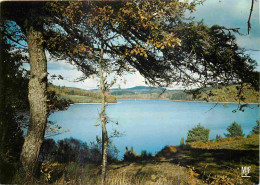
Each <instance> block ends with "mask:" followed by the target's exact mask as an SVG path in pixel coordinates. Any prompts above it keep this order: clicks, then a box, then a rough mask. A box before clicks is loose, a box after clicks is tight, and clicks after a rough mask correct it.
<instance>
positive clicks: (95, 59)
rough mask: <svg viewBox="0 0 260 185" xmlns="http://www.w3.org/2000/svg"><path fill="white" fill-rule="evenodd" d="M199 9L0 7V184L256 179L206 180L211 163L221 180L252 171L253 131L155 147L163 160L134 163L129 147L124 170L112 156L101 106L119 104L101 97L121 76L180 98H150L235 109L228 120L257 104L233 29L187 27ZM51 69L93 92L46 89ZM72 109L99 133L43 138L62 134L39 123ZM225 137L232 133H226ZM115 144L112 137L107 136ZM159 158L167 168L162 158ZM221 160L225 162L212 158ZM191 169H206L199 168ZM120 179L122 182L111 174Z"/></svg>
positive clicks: (76, 4)
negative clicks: (71, 75)
mask: <svg viewBox="0 0 260 185" xmlns="http://www.w3.org/2000/svg"><path fill="white" fill-rule="evenodd" d="M254 2H255V1H254V0H252V4H251V10H249V12H250V14H249V19H248V32H250V29H251V26H252V25H251V24H250V19H251V14H252V12H253V7H254ZM201 4H203V1H200V0H194V1H190V2H189V1H178V0H170V1H163V0H156V1H149V0H144V1H141V0H135V1H105V2H101V1H57V2H56V1H53V2H47V1H39V2H37V1H35V2H30V1H28V2H25V1H24V2H22V1H19V2H11V1H8V2H7V1H6V2H1V25H0V27H1V29H0V34H1V38H0V39H1V42H0V43H1V54H0V58H1V59H0V183H1V184H48V183H49V184H203V183H213V184H214V183H215V184H217V183H219V182H221V183H222V184H225V183H226V184H228V183H231V184H243V183H259V177H258V176H257V175H255V174H256V171H254V174H253V175H252V177H251V178H250V179H241V178H240V175H237V176H235V175H234V174H236V173H238V172H237V171H235V172H232V173H231V174H230V173H229V172H225V173H224V172H223V174H217V173H216V169H217V167H216V166H214V165H216V164H214V165H212V163H213V162H212V161H211V160H212V159H214V160H219V164H220V163H221V164H220V166H221V168H225V166H224V164H226V165H228V166H231V167H230V168H231V171H232V170H233V169H235V168H236V167H237V165H238V163H239V160H240V159H241V160H242V159H245V158H246V157H248V154H252V156H253V157H254V159H253V157H250V158H249V159H248V161H249V163H250V164H252V168H254V169H255V170H257V169H258V170H259V161H255V158H256V156H258V157H259V149H258V150H255V148H256V146H257V145H258V146H259V143H258V142H256V141H259V140H258V139H259V132H258V133H257V131H252V134H251V135H249V136H248V137H244V135H241V134H240V135H236V136H234V137H233V136H232V137H230V138H233V139H230V138H229V135H227V138H225V139H223V138H219V137H218V139H217V140H216V141H209V139H206V140H200V141H197V140H196V141H193V140H192V139H190V140H192V141H193V142H195V143H192V142H191V141H190V142H189V139H188V141H187V140H186V144H184V143H183V142H181V145H180V146H174V147H172V146H168V147H166V148H165V150H162V152H161V154H162V153H163V152H165V153H164V154H163V155H160V153H158V155H152V154H148V153H147V152H146V151H143V152H142V153H141V154H136V153H135V152H134V149H133V147H132V148H131V149H128V148H126V154H125V157H124V158H125V160H118V158H117V153H118V151H117V148H116V146H115V145H113V142H112V139H111V133H109V131H110V130H109V129H108V124H109V123H110V118H109V115H108V111H107V108H108V106H109V104H108V103H115V102H117V100H116V98H118V99H120V98H125V97H124V94H121V95H119V94H115V92H116V91H115V90H114V92H113V88H115V87H114V85H115V84H117V83H118V79H119V78H121V77H124V76H125V75H127V74H129V73H135V72H138V73H139V74H140V75H141V76H142V77H143V78H144V79H145V84H146V85H147V86H150V87H156V88H158V89H160V90H162V91H164V90H166V89H167V88H168V87H170V86H171V85H172V84H178V85H179V84H180V85H182V87H183V89H184V90H183V92H181V93H184V92H185V93H184V94H181V95H180V94H178V93H179V92H171V91H170V90H169V91H166V92H164V93H165V94H164V93H163V92H162V94H161V93H158V92H156V93H155V94H152V95H151V96H152V98H154V97H156V99H159V98H160V96H165V98H167V99H171V100H194V99H195V100H196V101H206V102H237V103H238V108H237V111H239V110H243V108H244V107H247V104H248V103H259V102H258V100H259V98H258V96H259V93H258V92H259V72H258V71H257V70H256V67H257V61H256V60H254V59H253V58H251V56H250V55H248V53H247V52H246V50H245V49H244V48H242V47H240V46H239V45H238V43H237V40H236V36H235V35H236V34H239V29H238V28H228V27H224V26H221V25H213V26H208V25H206V24H204V23H203V21H195V20H194V19H193V18H192V17H190V16H189V13H192V12H195V11H196V7H197V6H199V5H201ZM14 10H15V11H14ZM51 60H55V61H56V62H60V61H66V62H67V63H69V64H71V65H73V66H75V68H76V69H77V70H78V71H80V72H81V73H82V76H81V77H80V78H79V79H77V80H78V81H84V80H86V79H89V78H93V79H96V80H97V82H98V92H91V91H84V90H80V89H77V88H65V87H62V86H55V85H53V84H51V83H49V81H50V78H51V79H60V80H62V76H56V75H52V76H50V75H49V71H48V67H47V65H48V62H50V61H51ZM24 64H29V68H27V69H26V68H24ZM194 87H195V88H194ZM121 92H122V91H121ZM167 93H168V94H167ZM186 93H187V94H186ZM157 95H158V96H157ZM183 95H184V97H182V96H183ZM149 96H150V95H149ZM131 97H133V96H131ZM143 97H144V96H142V95H141V96H140V97H138V96H134V98H143ZM126 98H129V97H126ZM83 99H84V100H83ZM73 103H100V110H98V111H97V113H96V114H97V115H98V118H99V122H98V124H97V125H96V126H98V127H100V129H101V132H100V133H97V135H98V134H100V136H97V137H96V141H80V140H78V139H75V138H67V139H61V140H58V141H54V140H53V139H52V138H51V137H52V136H56V135H62V134H64V133H67V132H69V130H65V129H63V128H62V127H61V126H60V125H58V124H57V123H55V122H52V121H50V120H49V117H50V116H51V115H52V114H54V113H55V112H58V111H65V110H67V109H68V108H69V107H70V105H71V104H73ZM88 113H89V112H87V111H86V112H85V114H86V115H88ZM129 114H131V113H129ZM116 124H117V123H116ZM257 124H258V127H257V128H258V130H259V122H257ZM234 127H236V129H237V128H238V129H239V126H237V125H236V124H235V125H234ZM198 128H199V129H201V128H200V125H198ZM232 128H233V127H231V130H232ZM257 128H256V129H255V130H257ZM202 130H203V129H202ZM205 133H207V130H206V132H205ZM120 134H121V133H120V132H119V131H118V130H115V131H114V132H113V133H112V136H113V137H120ZM230 134H231V133H230ZM206 135H207V134H206ZM234 138H235V139H234ZM87 142H88V143H87ZM218 142H222V143H220V144H219V143H218ZM226 142H227V143H228V142H229V143H232V142H234V143H240V142H241V143H242V144H241V145H242V146H243V147H245V148H243V147H242V146H241V150H239V149H238V150H239V151H235V149H234V148H228V147H227V145H226ZM212 143H213V144H212ZM214 143H218V144H214ZM234 143H233V144H234ZM220 145H221V146H222V147H220V148H217V146H220ZM246 146H248V147H249V148H246ZM250 146H251V147H250ZM214 147H215V148H214ZM216 148H217V149H218V151H215V149H216ZM252 148H253V149H252ZM167 152H169V153H170V156H171V157H173V156H174V158H167V155H168V154H167ZM225 152H228V154H229V155H228V156H229V157H227V158H225V157H224V156H223V154H224V153H225ZM237 152H238V153H239V157H241V158H239V157H237V158H235V159H234V162H233V161H232V158H231V157H230V156H234V154H236V153H237ZM203 155H205V156H208V157H206V158H203V157H202V156H203ZM198 156H200V157H198ZM160 157H162V158H163V159H161V158H160ZM222 157H223V158H222ZM196 159H197V161H196ZM203 159H205V160H207V161H206V164H208V163H209V164H208V165H207V166H203V168H202V167H201V164H202V163H203V162H205V161H203ZM163 160H165V162H166V163H165V164H164V163H163ZM211 162H212V163H211ZM210 163H211V164H210ZM210 165H212V166H214V167H212V168H210V167H208V166H210ZM217 165H218V164H217ZM209 168H210V169H209ZM167 169H172V171H174V172H178V174H177V176H174V174H168V172H167ZM206 169H207V170H209V171H207V172H206ZM125 171H127V172H128V173H129V174H127V173H122V172H125ZM239 173H240V172H239ZM212 174H214V175H215V174H216V176H215V177H212ZM221 183H220V184H221Z"/></svg>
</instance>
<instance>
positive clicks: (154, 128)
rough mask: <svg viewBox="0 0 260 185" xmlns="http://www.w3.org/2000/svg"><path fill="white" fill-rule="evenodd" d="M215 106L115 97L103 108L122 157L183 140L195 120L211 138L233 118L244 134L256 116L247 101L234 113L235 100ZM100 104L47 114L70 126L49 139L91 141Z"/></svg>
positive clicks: (253, 106) (98, 130)
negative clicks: (116, 133)
mask: <svg viewBox="0 0 260 185" xmlns="http://www.w3.org/2000/svg"><path fill="white" fill-rule="evenodd" d="M215 105H216V104H215V103H202V102H184V101H169V100H118V103H117V104H109V105H108V107H107V116H108V117H109V120H110V123H109V124H108V125H107V126H108V131H109V132H110V134H111V132H112V131H113V130H114V129H117V130H118V131H120V133H121V134H122V136H121V137H118V138H113V143H114V145H115V146H116V147H117V148H118V149H119V151H120V152H119V158H120V159H122V157H123V155H124V152H125V148H126V146H127V147H128V148H130V147H131V146H133V148H134V151H135V152H137V153H141V151H142V150H146V151H147V152H151V153H152V154H155V153H156V152H158V151H160V150H161V149H162V148H163V147H164V146H166V145H179V144H180V140H181V138H182V137H185V140H186V137H187V132H188V130H189V129H191V128H193V127H194V126H196V125H197V124H198V123H201V125H202V126H204V127H206V128H209V129H210V139H212V138H215V137H216V134H220V135H222V136H224V133H227V131H226V129H227V127H228V126H229V125H230V124H231V123H232V122H234V121H236V122H237V123H238V124H241V125H242V129H243V131H244V134H245V135H247V134H248V133H250V131H251V130H252V127H253V126H255V125H256V120H257V119H259V108H258V106H257V105H256V104H250V105H249V107H247V108H245V111H244V112H242V111H237V112H235V113H233V112H232V111H233V110H235V109H237V106H238V105H237V104H235V103H225V104H218V105H217V106H215ZM214 106H215V107H214ZM100 107H101V105H100V104H74V105H71V106H70V107H69V108H68V110H66V111H59V112H54V113H53V114H51V115H50V117H49V120H50V121H54V122H56V123H57V124H59V125H60V126H62V127H63V128H64V129H70V132H68V133H64V134H61V135H57V136H54V137H53V139H55V140H56V141H57V140H59V139H64V138H68V137H73V138H76V139H80V140H82V141H86V142H87V143H89V142H90V141H95V140H96V135H99V136H101V128H100V126H98V127H96V126H94V125H96V124H98V123H99V120H98V111H100ZM213 107H214V108H213ZM212 108H213V109H212ZM211 109H212V110H211ZM116 122H118V125H116V124H115V123H116Z"/></svg>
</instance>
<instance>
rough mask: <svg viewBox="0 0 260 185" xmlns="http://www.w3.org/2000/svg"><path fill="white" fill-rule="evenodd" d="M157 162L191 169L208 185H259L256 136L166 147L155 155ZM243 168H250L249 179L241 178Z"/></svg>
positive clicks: (257, 136)
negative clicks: (175, 164) (168, 162)
mask: <svg viewBox="0 0 260 185" xmlns="http://www.w3.org/2000/svg"><path fill="white" fill-rule="evenodd" d="M157 158H158V159H160V160H167V161H171V162H173V163H178V164H180V165H182V166H190V167H192V168H194V170H195V171H196V172H197V173H199V174H200V178H202V179H203V180H204V181H206V182H207V183H213V184H221V183H222V184H258V183H259V135H253V136H250V137H248V138H242V137H238V138H226V139H223V140H222V141H218V142H207V143H202V142H196V143H190V144H189V145H184V146H167V147H165V148H164V149H163V150H162V151H160V152H159V153H158V154H157ZM242 166H250V167H251V171H250V174H249V175H250V176H251V177H250V178H242V177H241V167H242Z"/></svg>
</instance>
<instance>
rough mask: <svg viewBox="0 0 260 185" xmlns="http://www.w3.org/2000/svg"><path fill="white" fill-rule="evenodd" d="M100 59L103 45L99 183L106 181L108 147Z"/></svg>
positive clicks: (103, 83) (103, 81)
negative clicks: (100, 168)
mask: <svg viewBox="0 0 260 185" xmlns="http://www.w3.org/2000/svg"><path fill="white" fill-rule="evenodd" d="M102 61H103V46H102V48H101V53H100V58H99V75H100V90H101V93H102V105H101V112H100V115H99V117H100V120H101V126H102V175H101V178H102V179H101V183H102V184H105V183H106V182H105V181H106V171H107V149H108V135H107V128H106V124H107V118H106V94H105V93H106V87H105V79H104V76H103V69H102Z"/></svg>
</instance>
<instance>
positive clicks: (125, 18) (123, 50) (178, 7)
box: [50, 0, 258, 183]
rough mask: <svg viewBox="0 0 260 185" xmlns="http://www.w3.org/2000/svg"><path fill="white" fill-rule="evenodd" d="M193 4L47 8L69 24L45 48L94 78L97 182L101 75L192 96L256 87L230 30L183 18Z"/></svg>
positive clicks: (102, 116) (104, 81)
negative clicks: (139, 79) (175, 88)
mask: <svg viewBox="0 0 260 185" xmlns="http://www.w3.org/2000/svg"><path fill="white" fill-rule="evenodd" d="M197 3H199V1H198V2H196V1H194V2H192V3H190V4H189V3H187V2H176V1H159V0H158V1H133V2H121V3H118V2H117V3H115V2H102V3H100V2H95V3H89V2H88V3H84V2H69V3H67V4H66V3H52V4H51V5H52V7H53V8H54V9H55V10H56V11H57V14H56V15H57V16H56V17H54V18H55V19H57V20H60V21H61V22H63V23H64V22H71V24H72V25H73V27H71V26H68V25H67V26H64V25H63V29H64V33H59V37H56V38H57V39H59V38H60V40H61V42H59V43H61V44H60V45H58V46H56V47H53V48H52V47H51V46H50V48H51V49H53V50H55V51H54V52H55V53H58V54H59V55H60V57H64V53H76V54H77V55H79V56H80V57H83V58H87V59H88V60H85V61H84V62H82V63H79V65H78V64H77V65H78V67H79V69H81V70H82V71H83V73H86V72H88V71H89V69H91V70H94V71H96V72H97V73H99V74H98V77H99V78H100V90H101V92H102V107H101V112H100V114H99V115H100V120H101V125H102V141H103V147H102V151H103V152H102V153H103V159H104V160H103V162H102V176H103V178H102V181H103V183H104V181H105V171H106V151H107V150H106V148H107V144H106V143H107V142H108V139H107V138H108V134H107V131H106V124H107V123H108V122H107V118H106V114H105V108H106V106H105V104H106V95H105V92H106V90H108V89H109V88H110V87H111V86H112V85H113V84H114V83H115V81H111V82H110V83H109V82H108V81H107V79H106V76H107V75H109V74H111V73H116V74H119V75H122V74H123V73H124V72H129V71H133V70H137V71H139V72H140V74H141V75H143V76H144V77H145V78H146V82H147V83H148V84H152V85H158V86H163V87H167V86H169V85H171V84H172V83H181V84H182V85H183V86H185V87H191V86H194V85H195V86H197V87H198V89H197V90H196V91H194V94H195V93H197V92H199V91H201V90H202V89H203V88H205V87H207V86H213V85H225V84H230V83H233V82H238V83H241V84H243V83H245V82H248V83H251V84H253V85H254V87H255V88H258V77H257V73H255V72H254V69H255V68H254V65H255V61H253V60H252V59H251V58H250V57H248V56H246V55H245V54H244V52H243V50H242V49H240V48H239V47H238V46H237V44H236V42H235V37H234V36H233V35H232V34H231V31H236V30H229V29H226V28H224V27H220V26H213V27H211V28H209V27H207V26H205V25H204V24H203V23H202V22H200V23H194V22H191V21H187V19H185V11H193V10H194V9H195V6H196V4H197ZM67 33H70V35H73V37H72V38H74V40H75V41H74V40H72V43H71V45H73V46H75V47H70V48H68V46H66V45H63V42H62V40H64V39H65V38H66V39H67V37H66V35H67ZM90 38H95V39H90ZM71 45H70V46H71ZM64 50H66V51H67V52H64ZM83 64H84V65H85V67H86V68H84V66H83ZM89 64H92V65H91V67H90V66H89ZM87 75H88V73H86V76H87ZM83 79H84V78H83ZM241 88H242V85H241Z"/></svg>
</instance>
